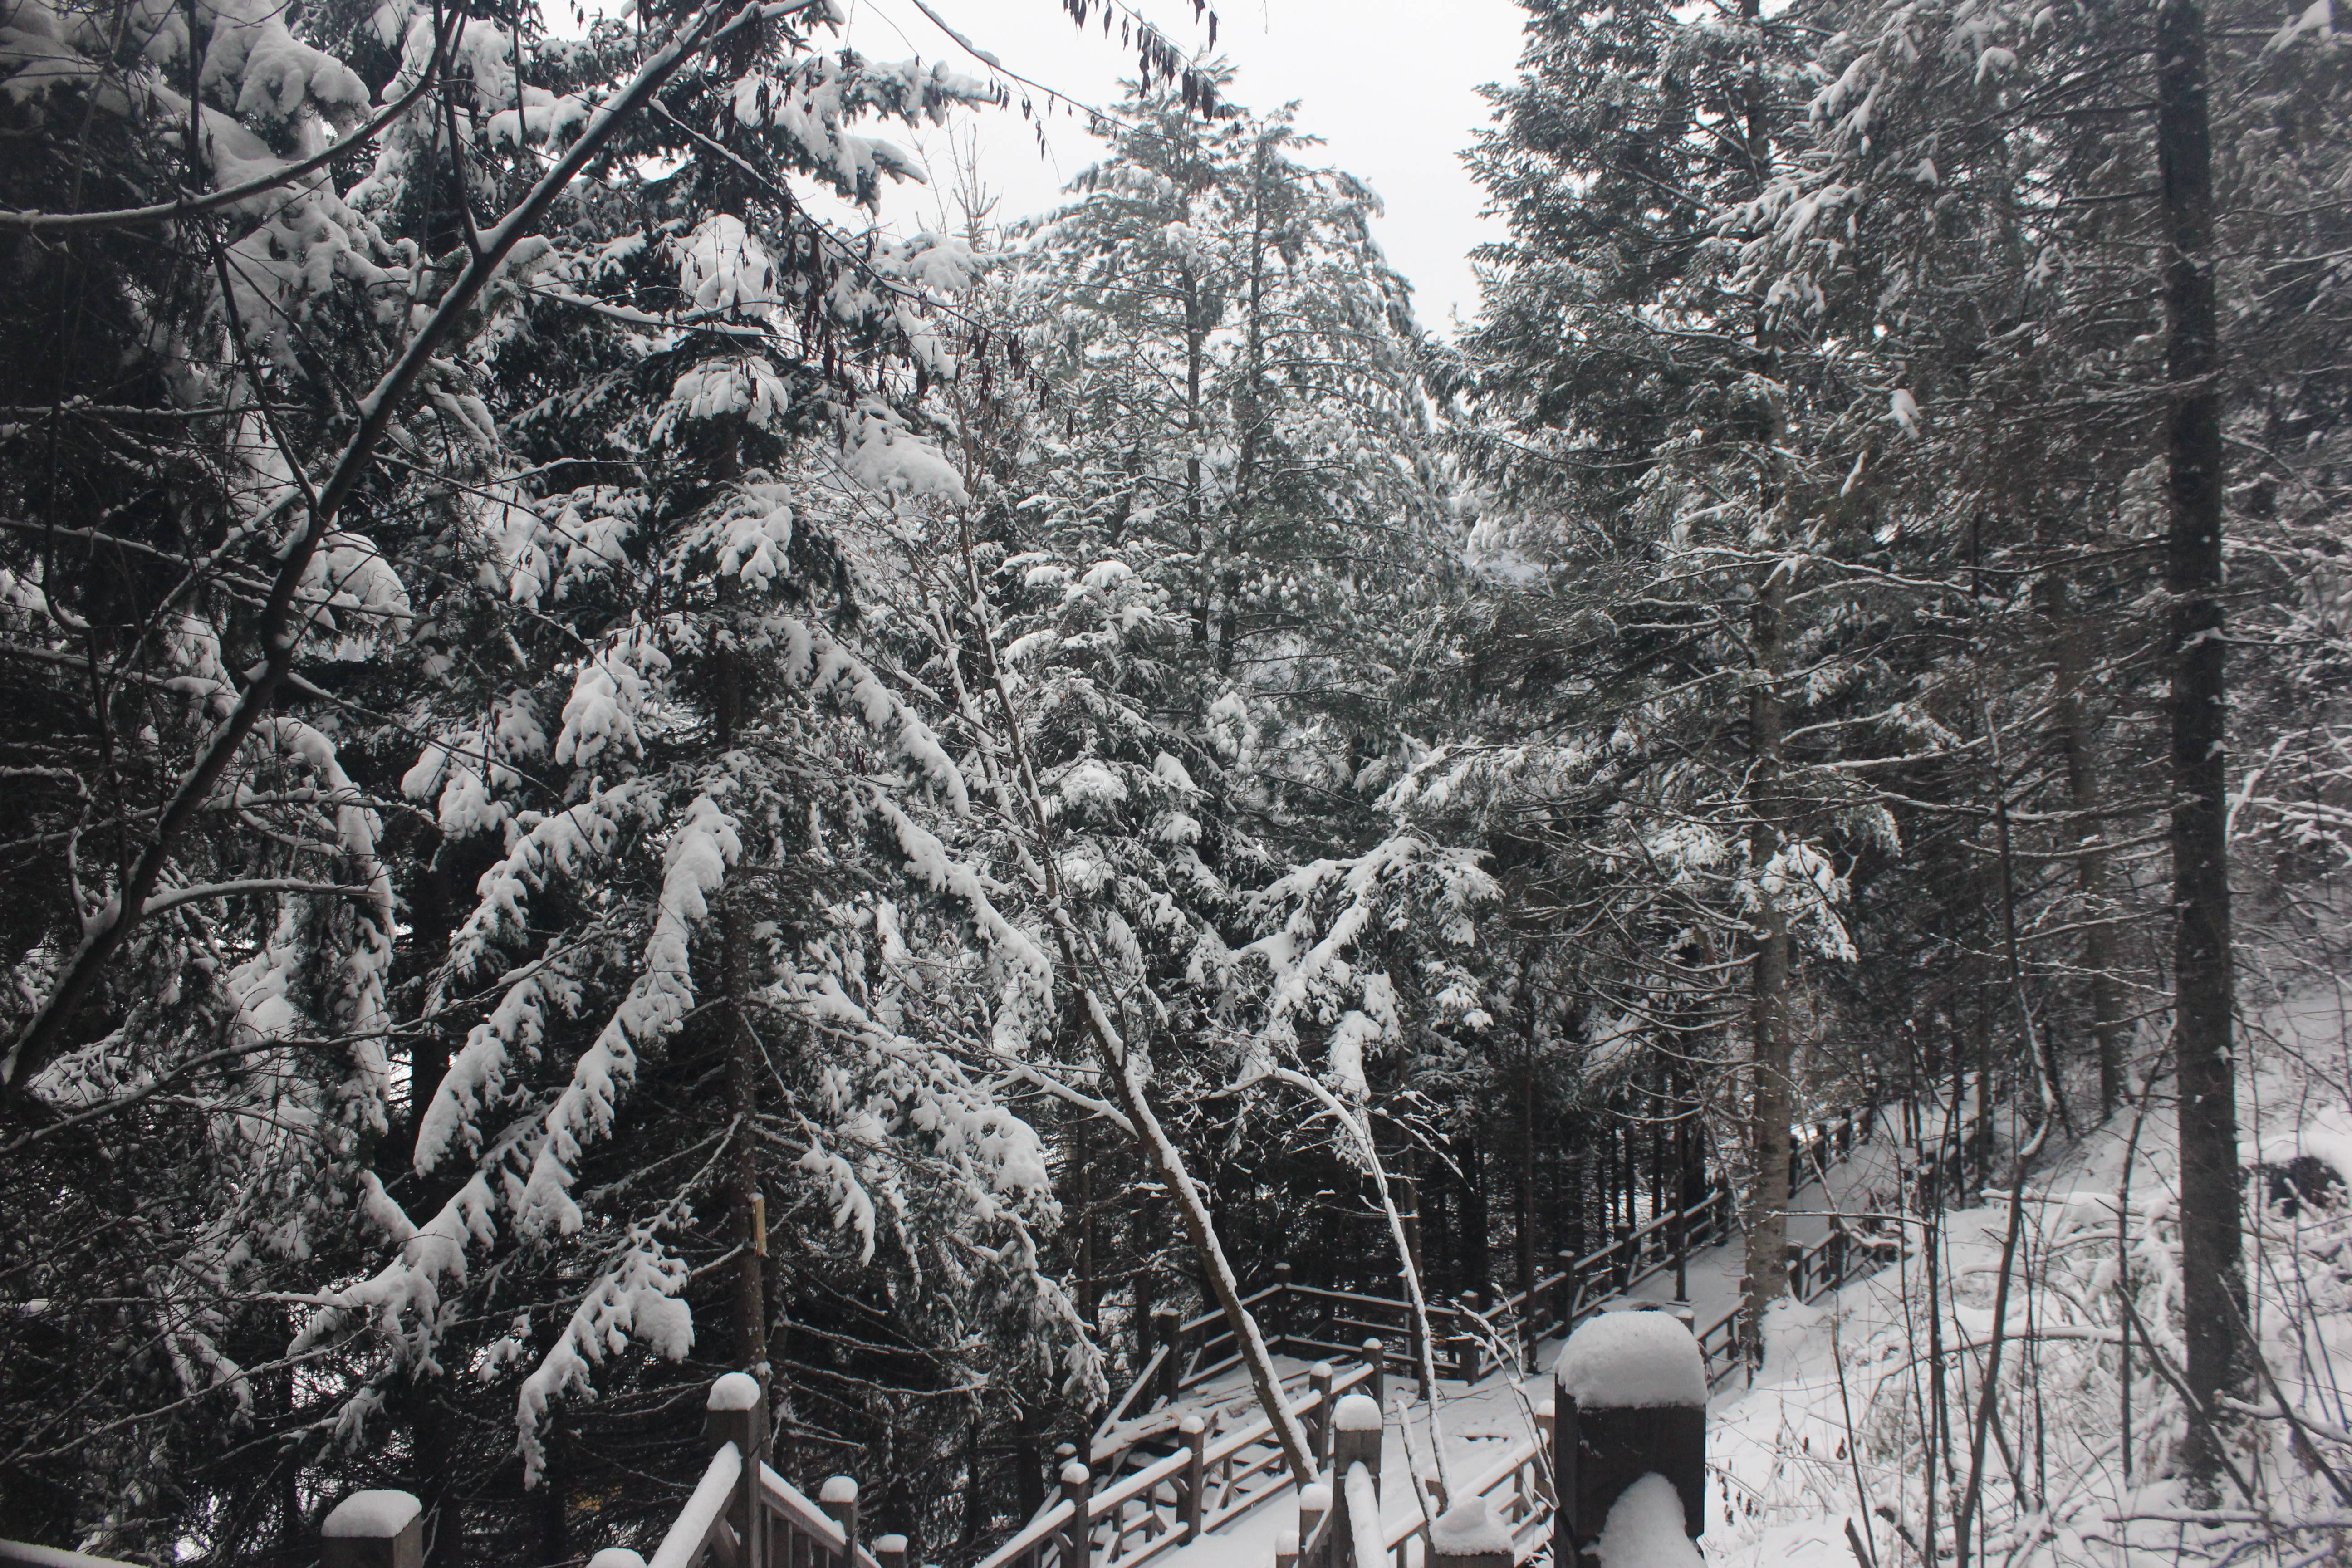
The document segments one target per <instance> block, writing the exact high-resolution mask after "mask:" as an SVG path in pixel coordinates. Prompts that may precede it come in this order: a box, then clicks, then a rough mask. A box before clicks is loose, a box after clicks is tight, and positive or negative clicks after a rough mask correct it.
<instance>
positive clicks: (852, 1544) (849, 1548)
mask: <svg viewBox="0 0 2352 1568" xmlns="http://www.w3.org/2000/svg"><path fill="white" fill-rule="evenodd" d="M816 1505H817V1507H819V1508H821V1509H823V1510H824V1511H825V1516H826V1517H827V1518H829V1519H831V1520H832V1521H833V1522H834V1523H835V1524H837V1525H839V1526H841V1535H842V1541H843V1543H844V1544H843V1549H842V1553H841V1568H856V1563H857V1482H856V1479H854V1478H852V1477H849V1476H828V1477H827V1478H825V1483H824V1485H823V1486H821V1487H819V1488H817V1489H816Z"/></svg>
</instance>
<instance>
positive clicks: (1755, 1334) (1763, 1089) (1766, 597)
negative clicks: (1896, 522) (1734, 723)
mask: <svg viewBox="0 0 2352 1568" xmlns="http://www.w3.org/2000/svg"><path fill="white" fill-rule="evenodd" d="M1762 570H1763V574H1764V577H1763V581H1762V582H1760V583H1759V584H1757V587H1756V602H1755V605H1754V606H1753V608H1752V610H1751V612H1750V616H1749V635H1750V636H1751V637H1753V639H1754V643H1755V654H1754V658H1755V665H1756V668H1755V675H1754V679H1755V684H1754V686H1753V687H1752V689H1750V691H1749V693H1748V770H1749V778H1748V803H1749V808H1750V810H1751V811H1753V813H1754V814H1755V827H1754V829H1753V831H1752V832H1751V833H1750V835H1749V855H1750V857H1751V858H1753V860H1754V861H1755V864H1756V866H1757V868H1758V869H1759V870H1761V869H1762V868H1763V866H1764V864H1765V863H1766V862H1767V861H1768V860H1769V859H1770V858H1771V857H1772V856H1773V855H1775V854H1776V853H1778V852H1779V850H1780V831H1779V828H1778V826H1777V821H1778V817H1779V815H1780V808H1781V804H1782V803H1781V801H1780V788H1781V785H1780V737H1781V731H1782V727H1783V720H1782V717H1781V710H1780V687H1779V685H1778V679H1779V675H1780V661H1781V647H1780V642H1781V626H1780V612H1781V605H1782V601H1783V600H1784V599H1785V597H1786V596H1787V592H1788V589H1787V583H1786V580H1785V579H1784V577H1783V576H1782V574H1781V571H1780V566H1779V564H1778V563H1771V564H1768V565H1766V566H1765V567H1764V568H1763V569H1762ZM1753 926H1754V930H1753V931H1752V933H1751V935H1750V937H1749V939H1748V941H1749V945H1750V948H1751V950H1752V951H1751V953H1750V971H1749V975H1748V981H1749V1002H1748V1044H1749V1051H1750V1053H1751V1064H1752V1065H1751V1067H1750V1069H1749V1070H1750V1079H1749V1087H1748V1092H1749V1095H1750V1100H1749V1103H1748V1166H1749V1170H1750V1172H1751V1177H1750V1184H1749V1187H1748V1300H1747V1302H1746V1311H1745V1314H1744V1321H1743V1323H1742V1325H1741V1327H1742V1329H1743V1331H1744V1333H1745V1336H1746V1340H1747V1343H1748V1353H1749V1354H1750V1355H1751V1356H1752V1355H1755V1354H1758V1353H1759V1352H1760V1350H1761V1347H1762V1345H1763V1343H1764V1312H1765V1310H1766V1309H1767V1308H1769V1307H1770V1306H1771V1304H1772V1303H1773V1302H1774V1301H1776V1300H1780V1296H1781V1295H1782V1294H1783V1293H1784V1292H1785V1291H1786V1290H1787V1289H1788V1287H1789V1263H1788V1258H1787V1249H1788V1242H1789V1118H1790V1113H1791V1112H1790V1107H1791V1105H1792V1103H1793V1101H1794V1099H1795V1095H1794V1086H1793V1085H1791V1084H1790V1080H1789V1065H1790V1049H1789V1029H1788V1020H1787V1016H1786V1012H1787V992H1788V989H1789V921H1788V916H1787V914H1786V913H1785V912H1784V911H1782V910H1780V907H1779V906H1778V905H1776V904H1774V903H1773V902H1772V901H1771V900H1769V899H1767V900H1763V907H1762V908H1761V909H1759V910H1758V911H1757V912H1756V914H1755V916H1754V919H1753Z"/></svg>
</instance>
